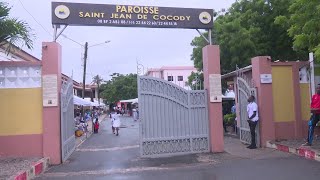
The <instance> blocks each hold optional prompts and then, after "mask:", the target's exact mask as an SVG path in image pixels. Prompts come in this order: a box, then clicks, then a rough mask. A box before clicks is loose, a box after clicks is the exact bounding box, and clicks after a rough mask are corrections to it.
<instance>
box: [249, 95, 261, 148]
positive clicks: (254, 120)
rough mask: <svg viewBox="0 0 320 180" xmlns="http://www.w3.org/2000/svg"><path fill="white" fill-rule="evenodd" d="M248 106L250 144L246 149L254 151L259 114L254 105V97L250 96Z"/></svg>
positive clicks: (255, 104) (256, 106)
mask: <svg viewBox="0 0 320 180" xmlns="http://www.w3.org/2000/svg"><path fill="white" fill-rule="evenodd" d="M248 102H249V104H248V105H247V113H248V123H249V127H250V133H251V144H250V145H249V146H248V147H247V148H249V149H256V148H257V145H256V126H257V124H258V120H259V113H258V105H257V103H255V97H254V96H250V97H249V98H248Z"/></svg>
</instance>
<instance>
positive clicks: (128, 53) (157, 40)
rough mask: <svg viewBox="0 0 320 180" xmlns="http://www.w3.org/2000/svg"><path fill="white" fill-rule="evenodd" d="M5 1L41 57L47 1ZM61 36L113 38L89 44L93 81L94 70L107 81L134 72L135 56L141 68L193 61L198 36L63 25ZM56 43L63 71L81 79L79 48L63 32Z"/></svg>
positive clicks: (207, 0)
mask: <svg viewBox="0 0 320 180" xmlns="http://www.w3.org/2000/svg"><path fill="white" fill-rule="evenodd" d="M4 1H5V2H8V3H9V4H10V5H11V6H13V8H12V11H11V15H10V16H11V17H16V18H19V19H20V20H24V21H26V22H27V23H28V24H29V25H30V26H31V28H32V29H33V33H34V34H35V35H36V37H35V40H34V49H33V50H26V51H27V52H29V53H30V54H32V55H34V56H36V57H38V58H39V59H41V42H44V41H52V39H53V28H52V25H51V0H4ZM61 1H64V0H61ZM65 2H80V3H98V4H121V5H122V4H123V5H150V6H164V7H185V8H208V9H215V10H216V11H219V10H220V9H222V8H228V7H230V5H231V4H232V3H233V2H234V0H68V1H65ZM25 9H26V10H25ZM27 11H29V13H30V14H31V15H32V16H33V17H34V18H33V17H32V16H31V15H30V14H29V13H28V12H27ZM36 21H37V22H38V23H37V22H36ZM39 24H41V25H39ZM42 26H43V27H42ZM63 34H64V35H66V36H67V37H69V38H71V39H74V40H75V41H77V42H79V43H81V44H84V43H85V42H88V43H89V46H90V44H91V45H93V44H97V43H101V42H104V41H107V40H110V41H111V42H110V43H109V44H105V45H102V46H97V47H92V48H89V51H88V66H87V67H88V68H87V72H88V75H87V82H89V81H90V82H91V79H92V77H93V76H94V75H97V74H99V75H101V76H102V77H103V78H104V79H109V75H110V74H111V73H113V72H118V73H123V74H127V73H136V71H137V70H136V59H138V60H139V61H140V63H141V64H143V65H144V67H145V69H147V68H153V67H161V66H183V65H193V63H192V61H191V60H190V55H191V53H192V47H191V46H190V43H191V41H192V39H193V38H194V37H195V36H198V33H197V32H196V30H184V29H149V28H121V27H84V26H73V27H72V26H70V27H67V29H66V30H65V31H64V33H63ZM58 42H59V43H60V44H61V45H62V52H63V53H62V58H63V59H62V62H63V63H62V71H63V73H65V74H67V75H69V76H71V74H72V71H73V77H74V79H75V80H77V81H81V79H82V72H83V67H82V60H81V58H82V56H83V48H82V47H81V46H80V45H78V44H76V43H74V42H72V41H70V40H68V39H66V38H64V37H61V36H60V37H59V39H58Z"/></svg>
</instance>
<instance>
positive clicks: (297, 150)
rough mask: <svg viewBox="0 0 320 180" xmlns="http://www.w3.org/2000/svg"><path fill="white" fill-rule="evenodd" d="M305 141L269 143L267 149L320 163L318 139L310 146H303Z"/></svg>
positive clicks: (319, 139)
mask: <svg viewBox="0 0 320 180" xmlns="http://www.w3.org/2000/svg"><path fill="white" fill-rule="evenodd" d="M304 143H305V140H303V139H299V140H297V139H296V140H283V141H269V142H268V143H267V147H269V148H272V149H277V150H279V151H283V152H287V153H292V154H296V155H298V156H302V157H305V158H306V159H311V160H316V161H320V138H319V137H318V138H315V139H314V141H313V145H312V146H303V145H302V144H304Z"/></svg>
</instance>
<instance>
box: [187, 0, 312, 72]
mask: <svg viewBox="0 0 320 180" xmlns="http://www.w3.org/2000/svg"><path fill="white" fill-rule="evenodd" d="M293 1H294V0H239V1H237V2H235V3H234V4H232V6H231V7H230V8H229V10H228V11H227V12H225V13H223V14H220V15H218V17H217V18H216V19H215V21H214V26H213V31H212V37H214V39H213V42H214V44H218V45H219V46H220V55H221V73H222V74H225V73H228V72H230V71H233V70H235V69H236V66H238V67H240V68H241V67H245V66H247V65H249V64H250V62H251V61H250V60H251V58H252V57H255V56H263V55H268V56H271V57H272V59H275V60H277V59H280V60H297V59H304V58H306V57H307V53H305V52H303V51H295V50H294V49H293V48H292V47H293V39H292V38H291V37H290V36H289V35H288V34H287V28H286V27H283V26H281V25H279V24H277V23H275V19H276V17H278V16H280V15H285V16H286V15H289V12H288V8H289V6H290V5H291V4H292V2H293ZM191 45H192V46H193V52H192V56H191V60H192V61H193V62H194V66H195V67H196V68H197V69H198V70H199V71H201V70H202V69H203V67H202V48H203V47H204V46H205V45H207V43H206V42H205V40H203V38H201V37H195V38H194V39H193V41H192V43H191Z"/></svg>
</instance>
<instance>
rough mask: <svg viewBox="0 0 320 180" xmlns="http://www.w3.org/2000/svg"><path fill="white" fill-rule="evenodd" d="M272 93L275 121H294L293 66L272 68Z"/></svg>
mask: <svg viewBox="0 0 320 180" xmlns="http://www.w3.org/2000/svg"><path fill="white" fill-rule="evenodd" d="M272 93H273V112H274V121H275V122H291V121H294V120H295V114H294V92H293V80H292V67H291V66H273V67H272ZM262 108H263V107H262Z"/></svg>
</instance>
